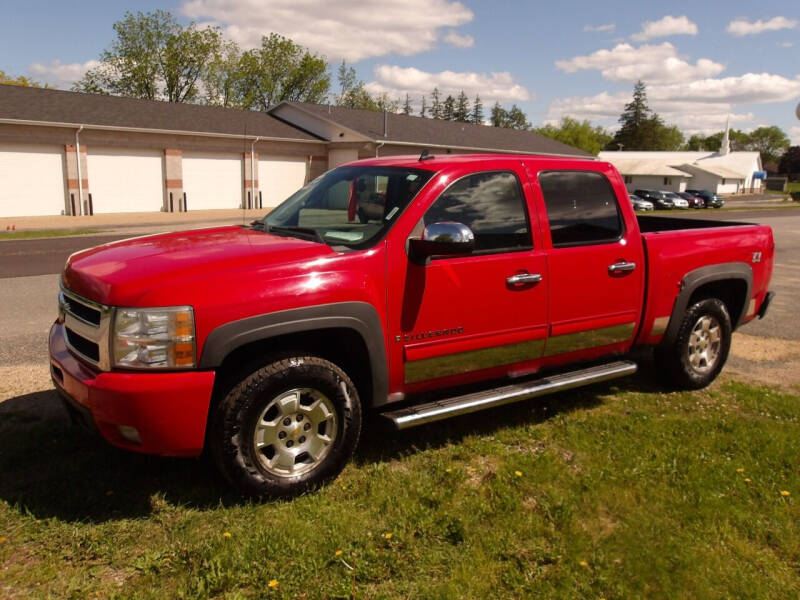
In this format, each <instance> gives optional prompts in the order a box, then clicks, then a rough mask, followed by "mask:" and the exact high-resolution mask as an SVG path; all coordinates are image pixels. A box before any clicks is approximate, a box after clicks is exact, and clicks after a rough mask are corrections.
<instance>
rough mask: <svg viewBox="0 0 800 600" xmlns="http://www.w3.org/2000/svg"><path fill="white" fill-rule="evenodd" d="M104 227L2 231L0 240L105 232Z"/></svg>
mask: <svg viewBox="0 0 800 600" xmlns="http://www.w3.org/2000/svg"><path fill="white" fill-rule="evenodd" d="M103 231H104V230H103V229H39V230H36V231H0V240H22V239H30V238H46V237H64V236H69V235H89V234H92V233H103Z"/></svg>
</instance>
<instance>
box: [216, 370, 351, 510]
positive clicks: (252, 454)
mask: <svg viewBox="0 0 800 600" xmlns="http://www.w3.org/2000/svg"><path fill="white" fill-rule="evenodd" d="M299 390H307V391H309V392H313V393H316V394H318V396H315V397H311V395H310V394H308V397H309V398H311V400H310V402H312V403H313V402H315V401H316V400H317V399H319V398H324V400H325V406H326V407H328V408H327V409H328V410H329V411H330V414H333V415H334V416H333V417H331V423H335V429H334V430H333V431H334V432H335V433H334V437H333V439H332V441H331V442H330V444H329V447H326V448H325V454H324V457H323V458H321V459H320V460H319V461H318V462H314V461H310V462H311V463H313V464H310V465H309V464H306V463H302V464H301V470H303V469H305V470H303V471H302V472H301V473H300V474H298V475H294V474H292V473H282V474H276V472H275V471H274V470H271V468H270V466H268V463H269V462H270V460H271V459H270V457H268V455H267V454H266V453H264V450H267V451H269V448H266V449H265V448H262V449H261V450H258V449H257V448H256V441H255V438H254V436H255V435H256V430H257V428H258V427H260V426H262V424H264V423H266V420H267V416H268V413H267V414H265V413H264V411H265V410H271V409H270V408H269V407H270V406H271V405H275V404H276V402H279V400H276V399H278V398H281V397H282V395H284V396H283V397H288V396H290V395H292V394H295V393H296V394H297V398H298V400H297V406H300V405H301V404H302V402H303V400H302V399H301V394H300V393H299ZM301 412H302V410H298V411H297V412H296V413H294V414H296V415H298V417H297V418H298V421H299V420H300V419H301V418H302V415H301ZM288 420H289V419H288V417H287V421H284V420H283V416H281V417H280V418H279V419H277V421H278V422H279V425H278V427H283V424H284V423H285V422H288ZM325 426H327V424H326V425H325ZM210 427H211V431H210V435H209V438H208V441H209V446H210V451H211V456H212V457H213V459H214V462H215V464H216V466H217V468H218V469H219V471H220V472H221V473H222V475H223V476H224V477H225V479H226V480H227V481H228V482H229V483H231V484H232V485H233V486H234V487H236V488H237V489H238V490H239V491H241V492H243V493H245V494H247V495H251V496H259V497H268V498H287V497H292V496H296V495H298V494H301V493H303V492H305V491H308V490H311V489H315V488H317V487H318V486H320V485H322V484H323V483H325V482H327V481H329V480H331V479H333V478H334V477H336V476H337V475H338V474H339V473H340V472H341V470H342V469H343V468H344V466H345V464H347V462H348V460H349V459H350V457H351V456H352V455H353V452H354V451H355V449H356V446H357V445H358V439H359V436H360V434H361V403H360V401H359V398H358V392H357V391H356V387H355V385H353V382H352V381H351V380H350V378H349V377H348V376H347V375H346V374H345V373H344V371H342V370H341V369H340V368H339V367H337V366H336V365H335V364H333V363H331V362H329V361H327V360H324V359H322V358H318V357H315V356H294V357H290V358H286V359H282V360H278V361H275V362H272V363H269V364H267V365H265V366H263V367H261V368H260V369H258V370H257V371H255V372H254V373H252V374H251V375H249V376H247V377H245V378H244V379H243V380H242V381H241V382H239V383H238V384H236V385H234V386H233V387H232V388H231V389H230V391H229V392H228V393H227V394H226V396H225V397H224V398H223V399H222V401H221V402H220V403H219V405H218V406H217V408H216V410H215V412H214V415H213V416H212V420H211V424H210ZM289 427H294V423H292V425H290V426H289ZM270 428H271V429H274V428H275V426H274V425H270ZM294 429H295V431H292V432H291V434H290V435H289V436H288V437H287V435H286V433H287V431H285V430H283V431H281V432H280V433H281V434H283V438H282V439H283V440H285V442H280V444H281V447H280V448H279V450H280V451H281V452H288V451H287V450H286V449H285V448H283V444H284V443H285V444H286V445H291V444H293V443H297V446H296V447H295V448H293V449H292V450H291V451H292V452H297V451H299V450H300V449H301V448H300V446H301V444H300V443H299V441H300V440H302V441H305V439H304V437H303V435H302V434H303V432H302V430H300V424H299V423H298V426H297V427H295V428H294ZM298 431H299V433H300V436H301V437H299V438H297V437H296V435H297V433H296V432H298ZM292 440H296V441H292ZM277 445H278V444H277V443H276V444H272V445H271V446H277ZM272 452H273V457H274V453H275V450H274V448H273V450H272ZM301 454H302V453H301ZM297 458H298V459H300V458H302V456H298V457H297ZM291 468H294V467H291Z"/></svg>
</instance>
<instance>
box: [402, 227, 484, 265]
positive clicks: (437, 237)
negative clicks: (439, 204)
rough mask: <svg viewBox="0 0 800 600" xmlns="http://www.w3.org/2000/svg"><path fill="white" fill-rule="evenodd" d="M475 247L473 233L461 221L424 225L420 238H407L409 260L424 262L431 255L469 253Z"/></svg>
mask: <svg viewBox="0 0 800 600" xmlns="http://www.w3.org/2000/svg"><path fill="white" fill-rule="evenodd" d="M474 249H475V234H474V233H472V230H471V229H470V228H469V227H467V226H466V225H464V224H463V223H455V222H452V221H446V222H442V223H433V224H431V225H428V226H427V227H425V230H424V231H423V232H422V237H421V238H409V240H408V255H409V258H410V259H411V260H413V261H414V262H419V263H426V262H427V260H428V259H429V258H430V257H431V256H456V255H459V254H469V253H471V252H472V251H473V250H474Z"/></svg>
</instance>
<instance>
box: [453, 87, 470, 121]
mask: <svg viewBox="0 0 800 600" xmlns="http://www.w3.org/2000/svg"><path fill="white" fill-rule="evenodd" d="M469 117H470V114H469V98H467V95H466V94H465V93H464V90H461V93H460V94H459V95H458V98H457V99H456V107H455V110H454V111H453V119H454V120H456V121H462V122H465V123H466V122H468V121H469Z"/></svg>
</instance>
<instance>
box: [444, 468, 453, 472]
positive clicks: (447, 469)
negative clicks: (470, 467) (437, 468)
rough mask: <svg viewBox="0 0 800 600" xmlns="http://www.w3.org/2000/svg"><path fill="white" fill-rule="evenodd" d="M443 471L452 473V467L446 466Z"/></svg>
mask: <svg viewBox="0 0 800 600" xmlns="http://www.w3.org/2000/svg"><path fill="white" fill-rule="evenodd" d="M444 472H445V473H452V472H453V469H451V468H450V467H447V468H446V469H445V470H444Z"/></svg>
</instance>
